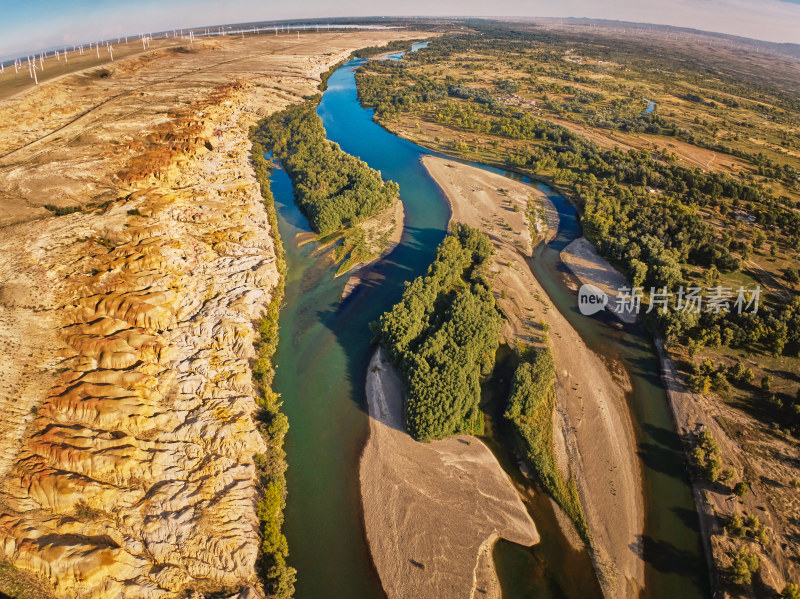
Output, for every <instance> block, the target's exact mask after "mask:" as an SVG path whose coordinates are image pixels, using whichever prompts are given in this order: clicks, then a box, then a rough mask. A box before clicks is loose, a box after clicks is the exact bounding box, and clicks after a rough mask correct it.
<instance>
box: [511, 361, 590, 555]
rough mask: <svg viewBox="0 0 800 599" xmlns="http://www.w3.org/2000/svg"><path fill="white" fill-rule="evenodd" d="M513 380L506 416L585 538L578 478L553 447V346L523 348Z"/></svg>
mask: <svg viewBox="0 0 800 599" xmlns="http://www.w3.org/2000/svg"><path fill="white" fill-rule="evenodd" d="M520 358H521V361H520V364H519V365H518V366H517V369H516V371H515V372H514V378H513V379H512V381H511V393H510V395H509V398H508V404H507V406H506V411H505V418H506V420H508V421H509V422H510V423H511V425H512V426H513V428H514V430H515V431H516V433H517V435H518V437H519V439H520V441H521V443H522V446H523V453H524V456H525V460H526V461H527V462H528V464H529V465H530V466H531V467H532V468H533V470H534V471H535V472H536V474H537V476H538V477H539V480H540V481H541V483H542V486H543V487H544V488H545V489H546V490H547V492H548V493H550V495H552V497H553V499H555V501H556V503H558V505H559V506H561V508H562V509H563V510H564V511H565V512H566V514H567V515H568V516H569V518H570V520H572V522H573V523H574V524H575V528H576V529H577V531H578V533H579V534H580V536H581V538H582V539H583V540H584V541H587V542H588V541H589V527H588V525H587V523H586V518H585V516H584V514H583V508H582V507H581V502H580V497H579V495H578V488H577V485H576V484H575V480H574V478H570V479H569V480H567V479H566V478H565V477H564V475H563V474H562V473H561V472H560V471H559V470H558V465H557V464H556V459H555V450H554V447H553V414H554V412H555V407H556V399H555V382H556V369H555V363H554V362H553V354H552V352H551V351H550V348H544V349H541V350H533V349H527V348H526V349H523V351H522V355H521V356H520Z"/></svg>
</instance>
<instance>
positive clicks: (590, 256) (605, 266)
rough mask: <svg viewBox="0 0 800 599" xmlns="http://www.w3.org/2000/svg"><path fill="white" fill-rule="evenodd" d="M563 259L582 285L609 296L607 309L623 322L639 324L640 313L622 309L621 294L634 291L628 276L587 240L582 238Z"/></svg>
mask: <svg viewBox="0 0 800 599" xmlns="http://www.w3.org/2000/svg"><path fill="white" fill-rule="evenodd" d="M561 260H562V261H563V262H564V264H566V265H567V266H568V267H569V269H570V270H571V271H572V274H574V275H575V276H576V277H578V280H579V281H580V282H581V284H582V285H585V284H591V285H594V286H595V287H597V288H598V289H600V291H602V292H603V293H605V294H606V295H607V296H608V305H607V306H606V310H608V311H609V312H611V313H612V314H613V315H614V316H616V317H617V318H619V319H620V320H621V321H622V322H627V323H633V322H636V312H634V311H631V310H626V309H620V308H619V307H620V305H621V304H620V302H619V299H620V297H621V295H620V293H619V291H620V290H621V289H623V288H626V287H627V288H629V289H630V286H631V285H630V283H629V282H628V281H627V279H625V277H624V275H623V274H622V273H621V272H619V271H618V270H617V269H615V268H614V267H613V266H611V264H609V262H608V261H607V260H606V259H605V258H603V257H602V256H600V254H598V253H597V250H596V249H595V248H594V246H593V245H592V244H591V243H589V240H588V239H586V238H585V237H579V238H578V239H576V240H575V241H573V242H572V243H570V244H569V245H568V246H567V247H565V248H564V249H563V250H562V251H561Z"/></svg>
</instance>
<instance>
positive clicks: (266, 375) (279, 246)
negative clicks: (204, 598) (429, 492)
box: [250, 127, 296, 599]
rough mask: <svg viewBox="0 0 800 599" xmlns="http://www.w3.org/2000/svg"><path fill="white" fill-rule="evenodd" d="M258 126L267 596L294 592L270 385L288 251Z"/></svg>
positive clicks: (257, 371)
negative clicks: (266, 286) (264, 229)
mask: <svg viewBox="0 0 800 599" xmlns="http://www.w3.org/2000/svg"><path fill="white" fill-rule="evenodd" d="M257 131H258V128H257V127H254V128H253V129H252V130H251V132H250V139H251V141H252V144H253V147H252V156H253V167H254V170H255V175H256V179H258V183H259V186H260V187H261V196H262V198H263V199H264V207H265V208H266V211H267V220H268V221H269V227H270V234H271V235H272V239H273V240H274V242H275V262H276V265H277V267H278V276H279V280H278V284H277V285H276V286H275V289H274V290H273V294H272V298H271V299H270V302H269V305H268V306H267V310H266V313H265V314H264V316H263V317H262V319H261V322H260V323H259V335H260V340H259V342H258V347H257V351H258V357H257V358H256V362H255V364H254V365H253V378H254V379H255V381H256V383H257V385H258V388H259V391H260V394H259V398H258V400H259V407H260V408H261V410H262V412H261V414H260V415H259V416H260V417H259V420H260V423H259V426H258V430H259V432H261V434H262V436H263V437H264V440H265V441H266V443H267V453H266V454H265V455H258V456H256V458H255V462H256V467H257V470H258V475H259V478H260V486H261V498H260V499H259V502H258V506H257V508H256V509H257V513H258V519H259V521H260V523H261V557H260V564H259V570H260V573H261V576H262V579H263V581H264V586H265V589H266V590H267V592H268V593H269V596H270V597H275V598H276V599H286V598H288V597H291V596H292V595H293V594H294V582H295V575H296V572H295V570H294V568H291V567H289V566H288V565H287V564H286V558H287V557H288V555H289V547H288V544H287V542H286V537H285V536H284V534H283V532H282V531H281V527H282V525H283V509H284V507H285V506H286V474H285V472H286V459H285V458H286V454H285V453H284V450H283V440H284V437H285V436H286V433H287V431H288V430H289V421H288V420H287V418H286V415H285V414H283V413H282V412H281V409H280V408H281V401H280V396H279V395H278V394H277V393H275V392H274V391H273V390H272V380H273V378H274V376H275V370H274V368H273V365H272V357H273V356H274V355H275V351H276V350H277V348H278V319H279V316H280V309H281V304H282V303H283V296H284V290H285V287H286V255H285V252H284V249H283V243H282V242H281V236H280V232H279V230H278V214H277V211H276V210H275V199H274V198H273V196H272V190H271V188H270V168H269V164H268V163H267V161H266V160H265V159H264V148H263V146H262V145H261V144H260V143H259V142H258V141H256V139H257Z"/></svg>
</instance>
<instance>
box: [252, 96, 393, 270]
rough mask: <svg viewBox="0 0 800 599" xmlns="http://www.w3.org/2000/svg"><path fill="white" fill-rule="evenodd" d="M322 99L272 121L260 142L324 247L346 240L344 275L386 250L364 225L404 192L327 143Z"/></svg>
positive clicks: (341, 256) (339, 256) (340, 256)
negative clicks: (320, 107)
mask: <svg viewBox="0 0 800 599" xmlns="http://www.w3.org/2000/svg"><path fill="white" fill-rule="evenodd" d="M318 98H319V96H317V97H315V98H314V99H312V100H309V101H307V102H305V103H304V104H300V105H296V106H290V107H289V108H286V109H284V110H282V111H281V112H278V113H275V114H273V115H271V116H269V117H267V118H266V119H265V120H264V121H262V123H261V124H260V126H259V129H258V133H257V139H258V140H259V142H260V143H261V144H262V145H263V146H264V147H266V148H267V149H268V150H269V151H271V152H272V155H273V156H274V157H275V158H276V159H277V160H279V161H280V162H281V164H282V165H283V168H284V169H285V170H286V173H287V174H288V175H289V177H290V178H291V180H292V186H293V188H294V197H295V201H296V203H297V205H298V207H299V208H300V210H301V211H302V212H303V214H304V215H305V216H306V217H307V218H308V222H309V225H310V226H311V228H312V229H313V230H314V232H316V233H317V241H318V242H319V243H320V244H321V245H328V244H331V243H334V242H340V243H339V246H338V247H337V248H336V250H335V252H334V258H335V260H336V261H337V262H339V261H340V262H342V264H341V266H340V268H339V270H338V272H337V274H341V273H343V272H345V271H346V270H348V269H349V268H351V267H352V266H353V265H355V264H357V263H360V262H367V261H369V260H371V259H373V258H375V257H376V256H377V255H378V254H379V253H380V251H382V249H384V248H385V247H386V245H387V244H388V241H387V240H385V239H381V240H378V246H379V247H378V249H377V251H376V248H375V247H374V244H371V243H369V242H368V240H367V239H366V238H365V235H364V230H363V229H362V228H361V227H360V226H359V225H360V224H361V223H363V222H364V221H365V220H366V219H368V218H370V217H374V216H377V215H379V214H380V213H382V212H383V211H385V210H387V209H388V208H389V207H390V206H391V204H392V202H394V201H395V200H396V199H397V197H398V195H399V188H398V186H397V184H396V183H394V182H392V181H387V182H384V181H383V180H382V179H381V175H380V173H379V172H378V171H376V170H374V169H372V168H370V167H369V166H367V164H366V163H365V162H364V161H362V160H359V159H358V158H356V157H355V156H351V155H349V154H347V153H346V152H343V151H342V150H341V149H340V148H339V146H338V145H337V144H335V143H333V142H330V141H328V140H327V139H326V136H325V128H324V127H323V125H322V120H321V119H320V118H319V116H318V115H317V113H316V111H315V106H316V104H317V101H318Z"/></svg>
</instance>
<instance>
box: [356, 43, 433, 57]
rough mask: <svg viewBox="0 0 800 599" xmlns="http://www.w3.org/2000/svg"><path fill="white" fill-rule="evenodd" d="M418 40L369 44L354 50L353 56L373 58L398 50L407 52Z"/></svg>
mask: <svg viewBox="0 0 800 599" xmlns="http://www.w3.org/2000/svg"><path fill="white" fill-rule="evenodd" d="M417 41H418V40H392V41H391V42H389V43H388V44H384V45H383V46H367V47H365V48H359V49H358V50H356V51H355V52H353V54H352V56H354V57H355V58H373V57H375V56H383V55H384V54H392V53H396V52H407V51H409V50H411V46H413V45H414V44H415V43H416V42H417Z"/></svg>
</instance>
